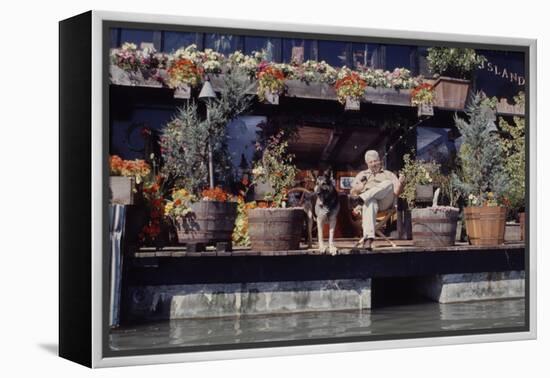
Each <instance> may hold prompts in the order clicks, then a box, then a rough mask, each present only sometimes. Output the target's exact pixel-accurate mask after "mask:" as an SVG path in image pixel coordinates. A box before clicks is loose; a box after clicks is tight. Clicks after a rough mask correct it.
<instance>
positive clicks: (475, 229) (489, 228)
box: [464, 206, 506, 245]
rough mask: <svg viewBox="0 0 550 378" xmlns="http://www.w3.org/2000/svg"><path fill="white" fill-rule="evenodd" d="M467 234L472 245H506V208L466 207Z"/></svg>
mask: <svg viewBox="0 0 550 378" xmlns="http://www.w3.org/2000/svg"><path fill="white" fill-rule="evenodd" d="M464 221H465V223H466V233H467V234H468V239H469V240H470V244H472V245H499V244H502V243H504V231H505V227H506V208H505V207H503V206H481V207H465V208H464Z"/></svg>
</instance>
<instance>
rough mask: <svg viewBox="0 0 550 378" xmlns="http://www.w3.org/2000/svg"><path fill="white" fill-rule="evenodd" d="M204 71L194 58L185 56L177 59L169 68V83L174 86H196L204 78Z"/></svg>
mask: <svg viewBox="0 0 550 378" xmlns="http://www.w3.org/2000/svg"><path fill="white" fill-rule="evenodd" d="M203 72H204V71H203V69H202V68H201V67H197V65H196V64H195V63H193V61H192V60H189V59H185V58H182V59H178V60H175V61H173V62H172V63H171V64H170V67H169V68H168V76H169V77H170V80H169V85H170V86H171V87H172V88H175V87H178V86H180V85H182V84H183V85H189V86H191V87H196V86H197V85H199V83H200V81H201V79H202V74H203Z"/></svg>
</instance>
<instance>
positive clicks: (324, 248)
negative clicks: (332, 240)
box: [319, 245, 327, 253]
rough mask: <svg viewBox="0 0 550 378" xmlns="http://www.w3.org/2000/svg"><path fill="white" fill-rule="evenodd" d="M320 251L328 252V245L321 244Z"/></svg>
mask: <svg viewBox="0 0 550 378" xmlns="http://www.w3.org/2000/svg"><path fill="white" fill-rule="evenodd" d="M319 253H327V246H326V245H320V246H319Z"/></svg>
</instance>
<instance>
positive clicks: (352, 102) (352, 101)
mask: <svg viewBox="0 0 550 378" xmlns="http://www.w3.org/2000/svg"><path fill="white" fill-rule="evenodd" d="M344 108H345V109H346V110H359V109H361V100H360V99H358V98H355V97H347V98H346V103H345V105H344Z"/></svg>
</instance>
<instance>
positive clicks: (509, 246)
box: [133, 239, 525, 258]
mask: <svg viewBox="0 0 550 378" xmlns="http://www.w3.org/2000/svg"><path fill="white" fill-rule="evenodd" d="M356 242H357V239H353V240H352V239H338V240H336V242H335V245H336V247H337V248H338V252H337V254H336V256H338V255H351V254H369V255H370V254H389V253H391V254H395V253H410V252H416V253H423V252H460V251H463V252H467V251H479V250H487V251H491V250H517V249H522V248H525V243H523V242H510V243H505V244H501V245H496V246H483V247H480V246H474V245H469V244H468V243H464V242H463V243H456V244H455V245H454V246H450V247H416V246H414V244H413V241H412V240H393V242H394V243H395V244H396V245H397V247H392V246H391V244H390V243H388V242H387V241H385V240H381V239H380V240H375V241H374V243H373V250H372V251H369V250H365V249H357V248H354V244H355V243H356ZM296 255H314V256H322V255H326V256H330V254H329V253H328V252H325V253H321V252H319V250H318V249H316V244H315V243H314V248H312V249H308V248H307V245H306V244H302V245H301V247H300V249H298V250H288V251H287V250H285V251H253V250H251V249H250V248H249V247H233V251H231V252H217V251H216V250H215V248H213V247H208V248H207V250H206V252H187V251H186V248H185V246H169V247H165V248H163V249H161V250H156V249H155V248H154V247H143V248H140V249H139V250H138V251H135V252H134V253H133V257H136V258H147V257H215V256H219V257H228V256H296ZM336 256H334V257H336Z"/></svg>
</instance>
